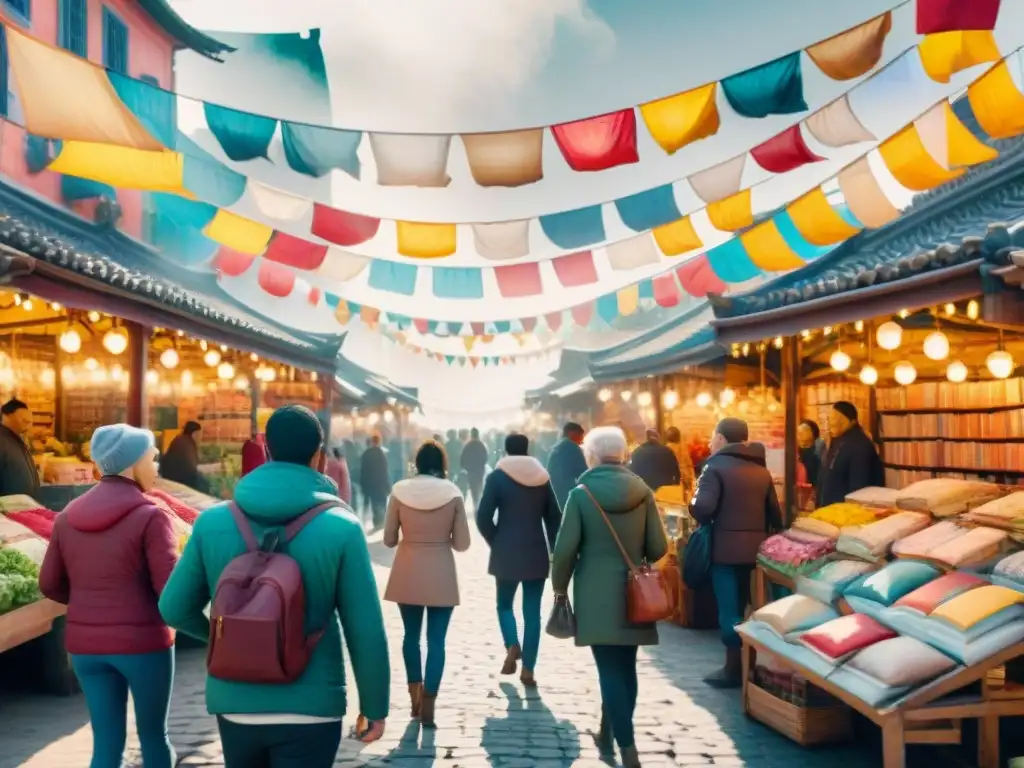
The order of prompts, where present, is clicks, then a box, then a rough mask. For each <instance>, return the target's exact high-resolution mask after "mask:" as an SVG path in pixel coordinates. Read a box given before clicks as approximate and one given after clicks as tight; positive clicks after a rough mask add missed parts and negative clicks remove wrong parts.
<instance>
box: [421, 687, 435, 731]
mask: <svg viewBox="0 0 1024 768" xmlns="http://www.w3.org/2000/svg"><path fill="white" fill-rule="evenodd" d="M436 701H437V694H436V693H435V694H429V693H427V692H426V691H424V692H423V697H422V698H421V699H420V725H422V726H423V727H424V728H436V727H437V724H436V723H435V722H434V704H435V702H436Z"/></svg>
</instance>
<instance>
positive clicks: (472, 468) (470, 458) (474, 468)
mask: <svg viewBox="0 0 1024 768" xmlns="http://www.w3.org/2000/svg"><path fill="white" fill-rule="evenodd" d="M459 466H460V467H461V468H462V470H463V471H464V472H465V473H466V474H467V475H469V476H470V477H480V478H482V477H483V476H484V473H485V472H486V471H487V446H486V445H484V444H483V443H482V442H481V441H480V440H479V439H477V440H470V441H469V442H468V443H466V445H465V446H463V448H462V455H461V456H459Z"/></svg>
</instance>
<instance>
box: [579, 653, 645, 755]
mask: <svg viewBox="0 0 1024 768" xmlns="http://www.w3.org/2000/svg"><path fill="white" fill-rule="evenodd" d="M636 649H637V647H636V646H635V645H592V646H590V650H591V652H592V653H593V654H594V662H595V663H596V664H597V679H598V681H599V683H600V686H601V713H602V715H603V716H604V719H605V720H606V721H607V722H608V723H609V724H610V725H611V728H612V735H613V736H615V741H616V742H617V743H618V745H619V749H626V748H627V747H632V746H634V744H635V743H636V740H635V739H634V737H633V712H634V711H635V710H636V695H637V689H638V683H637V678H636Z"/></svg>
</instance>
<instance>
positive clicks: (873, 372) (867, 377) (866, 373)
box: [860, 365, 878, 387]
mask: <svg viewBox="0 0 1024 768" xmlns="http://www.w3.org/2000/svg"><path fill="white" fill-rule="evenodd" d="M860 383H861V384H864V385H865V386H868V387H873V386H875V384H877V383H878V369H877V368H875V366H873V365H865V366H864V367H863V368H861V369H860Z"/></svg>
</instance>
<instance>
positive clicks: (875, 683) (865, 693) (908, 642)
mask: <svg viewBox="0 0 1024 768" xmlns="http://www.w3.org/2000/svg"><path fill="white" fill-rule="evenodd" d="M956 667H957V663H956V662H955V661H954V660H953V659H951V658H950V657H949V656H946V655H945V654H944V653H941V652H939V651H937V650H935V649H934V648H932V647H931V646H930V645H928V644H926V643H922V642H921V641H920V640H917V639H916V638H913V637H893V638H889V639H888V640H880V641H878V642H877V643H874V644H873V645H870V646H868V647H867V648H864V649H863V650H861V651H858V652H857V653H855V654H854V655H853V656H852V657H850V659H849V660H848V661H847V662H846V663H845V664H843V665H842V666H841V667H839V668H837V669H836V670H835V672H833V673H832V674H830V675H829V676H828V680H829V682H830V683H833V684H835V685H837V686H838V687H840V688H842V689H843V690H844V691H846V692H847V693H850V694H852V695H854V696H856V697H857V698H859V699H861V700H863V701H865V702H867V703H868V704H869V705H871V706H873V707H879V706H881V705H882V704H885V703H889V702H892V701H894V700H895V699H898V698H900V697H901V696H903V695H905V694H907V693H909V692H910V691H912V690H914V689H915V688H919V687H920V686H922V685H924V684H925V683H928V682H930V681H932V680H934V679H935V678H936V677H939V676H940V675H944V674H946V673H947V672H951V671H952V670H954V669H955V668H956Z"/></svg>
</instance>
